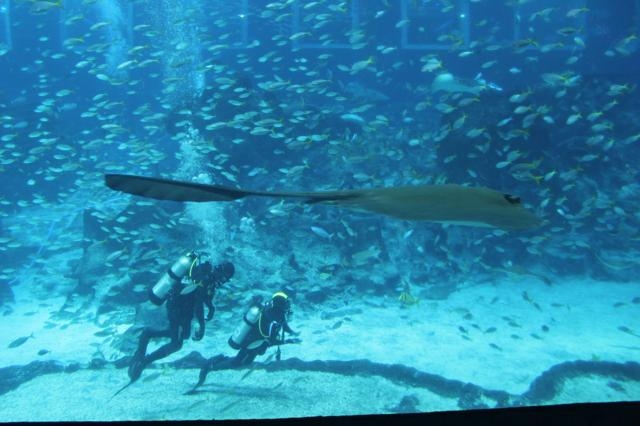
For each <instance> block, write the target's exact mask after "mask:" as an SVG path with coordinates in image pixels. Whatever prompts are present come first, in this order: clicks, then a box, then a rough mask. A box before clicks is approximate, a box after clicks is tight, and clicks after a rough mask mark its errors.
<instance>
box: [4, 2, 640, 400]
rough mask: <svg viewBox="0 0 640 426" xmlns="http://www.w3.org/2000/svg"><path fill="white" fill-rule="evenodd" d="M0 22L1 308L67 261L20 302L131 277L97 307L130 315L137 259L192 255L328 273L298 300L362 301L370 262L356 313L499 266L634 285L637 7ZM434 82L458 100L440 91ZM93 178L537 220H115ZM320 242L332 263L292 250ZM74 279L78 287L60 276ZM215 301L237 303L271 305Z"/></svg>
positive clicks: (16, 7) (371, 6)
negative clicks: (261, 254) (426, 191)
mask: <svg viewBox="0 0 640 426" xmlns="http://www.w3.org/2000/svg"><path fill="white" fill-rule="evenodd" d="M0 8H1V9H0V128H1V130H0V140H1V145H0V159H1V161H0V173H1V176H2V186H1V187H0V202H1V205H0V232H1V234H0V237H1V240H0V241H1V242H0V250H1V251H2V261H1V262H0V268H1V269H2V270H0V284H1V285H2V287H3V288H2V292H0V305H2V306H3V307H4V308H5V309H11V306H12V304H13V303H15V302H14V300H13V299H14V297H13V295H12V293H13V290H12V288H14V287H15V286H17V285H18V284H19V283H21V282H24V280H25V279H27V280H28V277H30V276H31V275H23V274H25V273H24V272H22V271H25V270H27V271H29V273H34V274H44V273H45V271H46V270H47V266H43V265H47V262H48V261H51V262H52V264H53V263H56V262H58V260H57V259H59V256H62V255H65V253H68V256H70V258H78V257H81V256H84V258H83V259H84V261H85V268H84V269H82V268H80V269H77V265H76V263H74V262H73V261H71V262H70V263H69V264H68V265H57V264H56V266H55V267H58V266H59V267H60V269H59V271H62V272H61V273H63V274H65V273H67V275H66V279H68V282H67V284H66V285H65V286H63V287H59V286H54V285H51V284H49V285H47V284H46V283H42V282H41V281H39V282H38V284H37V285H36V284H34V290H33V291H34V294H37V295H38V296H39V297H43V298H46V297H47V295H48V294H51V295H52V296H53V295H55V296H72V295H75V294H81V295H83V297H88V298H89V299H90V301H91V303H95V304H97V305H102V304H105V303H106V301H108V300H109V297H112V298H113V294H111V295H104V294H101V292H100V291H99V290H96V287H97V286H98V284H97V283H99V281H100V276H101V274H104V275H105V276H106V275H108V274H110V273H113V271H114V270H116V271H119V272H120V273H123V272H124V271H129V272H130V273H131V275H132V276H134V277H137V278H135V279H134V280H133V281H131V282H130V286H129V288H124V289H120V291H121V293H122V294H124V295H127V297H122V298H115V299H113V300H111V302H109V303H110V304H109V305H108V306H109V307H108V308H105V309H107V310H108V309H115V307H114V306H116V307H117V306H118V305H120V304H121V305H128V306H135V305H136V304H139V303H142V302H144V301H145V298H144V293H139V292H133V293H132V290H131V289H132V288H133V286H134V281H135V280H136V279H137V280H138V281H139V282H144V283H151V282H152V281H153V280H155V279H156V277H157V274H158V273H160V272H161V271H162V267H159V266H158V265H157V262H156V261H154V259H153V258H152V259H149V258H145V256H144V254H145V253H148V252H155V251H158V254H157V255H156V256H155V258H157V259H160V262H159V263H161V264H164V263H168V262H171V261H172V259H173V258H174V257H175V256H176V254H177V253H180V252H182V251H183V250H184V249H189V248H191V247H200V248H202V250H204V251H207V252H209V253H211V255H212V257H213V258H214V259H215V258H220V259H221V258H230V257H231V258H233V257H234V256H236V257H237V259H235V261H236V262H237V264H238V265H240V266H239V267H237V268H238V269H243V268H244V269H245V270H250V269H251V267H252V265H251V262H250V261H247V260H246V257H242V256H240V255H238V253H239V252H241V251H242V250H243V247H244V246H245V245H248V244H249V243H250V244H251V245H252V247H255V246H257V247H262V248H263V249H265V250H269V252H270V253H272V255H274V256H276V258H277V259H278V261H274V262H275V263H278V262H280V263H283V264H288V265H289V267H291V265H292V264H295V262H300V263H302V265H303V266H302V267H296V268H293V270H294V272H290V273H289V274H288V275H287V274H284V275H283V276H285V277H286V278H282V279H281V281H279V282H278V283H277V284H278V285H280V286H291V285H293V284H292V283H291V282H290V281H292V282H294V283H295V282H297V281H301V280H305V279H308V277H309V273H308V272H305V271H304V269H305V267H308V268H309V269H312V270H316V269H317V271H319V273H325V274H331V275H333V276H334V278H335V283H334V288H333V290H332V292H331V293H330V294H325V295H324V296H323V297H322V298H321V299H320V302H324V301H330V300H332V297H335V296H336V295H340V294H342V293H343V292H345V291H347V289H348V288H350V287H349V286H350V285H351V284H352V283H350V281H349V280H354V281H356V287H357V288H365V287H367V285H366V278H365V276H366V268H367V267H368V266H367V262H376V264H381V265H386V266H384V267H381V268H378V269H376V271H379V273H380V275H379V276H377V277H374V278H372V281H374V282H375V283H376V286H374V287H372V288H375V290H371V293H370V295H369V296H368V297H385V296H389V297H392V298H394V299H395V298H397V297H398V294H399V293H400V291H401V290H402V288H403V286H402V283H403V282H405V281H407V282H411V285H412V286H413V289H414V292H415V293H419V289H422V288H428V287H429V286H433V285H436V286H439V287H445V293H446V294H449V293H452V292H454V291H455V290H456V288H457V286H458V285H459V284H460V283H462V282H467V281H468V280H470V279H471V278H470V277H475V278H477V279H478V280H480V281H482V280H483V279H484V280H486V281H491V280H493V279H495V277H496V276H500V274H501V273H504V271H508V272H511V273H516V274H524V275H527V276H529V277H532V276H533V277H536V276H537V277H543V278H542V280H543V281H544V282H546V283H547V284H552V285H562V283H563V281H564V280H569V279H572V280H575V279H577V280H585V282H587V281H590V280H594V281H603V282H604V281H616V282H622V283H627V284H628V285H629V286H634V287H637V286H638V280H637V276H638V273H640V263H639V262H638V256H639V253H640V235H639V234H638V229H639V227H640V217H639V216H638V212H637V210H638V208H637V206H638V204H639V202H640V183H639V167H638V165H639V163H638V160H637V154H638V146H639V144H640V121H638V119H637V117H638V115H639V113H640V101H639V100H638V99H639V97H638V93H639V92H638V84H639V83H640V39H638V34H639V31H640V28H639V26H640V5H638V4H637V2H632V1H625V0H616V1H612V0H607V1H604V0H585V1H578V0H575V1H574V0H572V1H565V2H557V1H551V0H549V1H545V0H527V1H525V0H519V1H518V0H508V1H507V0H476V1H472V0H460V1H453V0H450V1H447V0H431V1H427V0H422V1H420V0H416V1H414V0H385V1H383V0H352V1H342V2H341V1H337V0H320V1H317V2H303V1H294V0H288V1H285V0H282V1H278V0H276V1H257V0H241V1H233V2H221V1H205V0H200V1H187V0H183V1H180V0H138V1H131V2H128V1H118V0H96V1H94V2H84V1H81V0H62V1H61V2H60V4H57V2H53V1H52V2H44V1H28V0H23V1H16V0H14V1H9V0H0ZM443 74H448V75H449V76H450V77H451V78H452V79H453V80H454V81H455V82H456V86H455V87H454V86H453V85H450V86H447V87H444V88H440V89H441V90H438V89H439V87H438V86H436V85H434V84H433V82H434V79H436V77H437V76H439V75H443ZM345 114H351V115H350V116H345ZM105 173H127V174H138V175H145V176H162V177H166V178H173V179H179V180H187V181H194V182H200V183H215V184H220V185H227V186H237V187H243V188H249V189H257V190H303V191H313V190H330V189H353V188H364V187H383V186H400V185H419V184H443V183H454V184H460V185H466V186H480V187H489V188H493V189H496V190H499V191H501V192H503V193H508V194H513V195H515V196H517V197H520V199H521V200H522V203H523V205H524V206H525V207H526V208H527V209H529V210H530V211H532V212H535V214H536V215H538V216H539V217H540V218H542V220H543V224H542V225H541V226H540V227H536V228H534V229H528V230H524V231H516V232H505V231H502V230H500V229H486V228H478V227H467V226H459V225H442V224H434V223H424V222H407V221H400V220H396V219H390V218H386V217H382V216H379V215H375V214H371V213H359V212H351V211H348V210H343V209H339V208H334V207H328V206H313V207H308V206H302V205H300V204H297V203H290V204H287V203H285V204H284V205H278V204H277V203H278V202H279V200H269V201H267V200H264V199H255V200H254V199H247V200H244V201H242V202H238V203H233V204H225V205H224V206H223V207H220V209H223V210H215V209H217V208H218V207H212V208H213V209H214V210H207V208H209V207H202V209H203V210H197V208H200V207H197V208H196V207H193V206H192V207H185V206H184V205H182V204H179V203H171V202H156V201H150V200H145V201H147V203H144V202H141V201H142V199H141V198H135V199H134V200H133V201H132V204H129V203H130V199H129V198H128V196H126V195H123V194H119V193H116V192H113V191H110V190H108V189H107V188H106V187H105V186H104V184H103V176H104V174H105ZM189 208H191V210H188V209H189ZM152 225H153V227H150V226H152ZM311 227H314V228H315V229H316V231H312V230H311ZM318 229H319V231H318ZM132 231H133V232H132ZM329 236H331V237H329ZM318 238H320V240H319V241H321V242H322V243H323V244H325V243H326V244H331V246H332V247H333V250H334V251H335V253H337V257H338V258H342V259H351V261H347V262H334V263H332V264H330V265H325V264H323V262H322V259H313V258H311V259H307V258H306V257H305V253H303V252H293V247H299V246H300V240H304V239H308V240H309V242H308V243H305V244H310V245H313V244H316V242H317V241H318ZM296 240H298V242H296ZM98 241H100V242H104V256H106V255H108V254H109V253H113V252H115V251H118V250H125V252H126V253H127V255H126V256H123V257H118V258H116V259H114V260H113V262H110V263H109V265H107V266H104V265H100V266H95V265H94V263H95V259H93V260H92V261H93V262H94V263H91V262H87V261H86V258H87V256H89V255H88V254H87V253H88V252H90V251H88V249H87V248H88V247H92V245H93V244H95V243H96V242H98ZM371 247H375V248H376V250H378V251H377V253H376V254H374V255H371V256H369V257H367V256H365V260H364V261H363V262H364V263H359V262H358V261H355V260H353V258H354V255H356V257H358V256H357V255H359V254H362V252H363V251H366V250H369V249H371ZM90 253H95V252H90ZM100 253H103V252H100ZM94 255H95V254H94ZM53 259H56V260H55V261H54V260H53ZM287 259H288V260H287ZM76 260H77V259H76ZM302 260H304V261H302ZM80 262H81V263H82V262H83V260H80ZM243 262H244V263H243ZM86 263H91V265H90V266H86ZM98 263H99V262H98ZM280 263H278V264H280ZM51 267H53V266H51ZM65 268H66V269H65ZM283 268H285V266H283ZM78 270H79V271H80V272H78ZM82 271H85V272H84V273H86V271H90V273H91V274H92V278H91V279H90V280H87V279H82V278H78V276H77V274H80V275H82V274H83V272H82ZM260 273H261V272H260V271H253V272H247V274H248V276H250V277H251V278H255V279H257V280H260ZM267 273H270V272H267ZM478 277H482V279H481V278H478ZM21 280H22V281H21ZM234 285H235V288H234V291H236V292H239V293H241V294H245V293H247V292H249V291H250V290H256V289H258V290H264V291H270V290H276V289H274V288H271V287H269V285H265V284H263V283H254V282H253V281H250V280H249V279H247V280H246V281H245V282H243V281H242V280H240V281H237V282H236V283H235V284H234ZM256 287H257V288H256ZM49 292H50V293H49ZM303 293H304V290H299V291H298V295H297V297H298V298H299V301H300V304H301V306H302V308H303V309H308V310H312V309H313V304H312V303H311V301H310V300H309V299H305V295H304V294H303ZM638 293H639V294H640V290H639V291H638ZM636 299H637V298H636ZM114 300H115V301H114ZM634 300H635V299H634ZM305 303H307V304H306V305H305ZM637 303H638V302H637V300H636V301H635V302H633V303H632V302H631V301H628V304H629V305H630V307H631V308H634V307H635V309H636V310H637ZM615 325H616V326H618V325H619V324H615ZM638 327H640V325H638ZM630 328H631V331H632V332H639V331H640V330H637V329H634V328H633V326H632V325H631V326H630ZM220 339H222V340H224V339H226V338H224V339H223V338H220ZM630 358H632V356H630ZM635 398H636V399H637V395H636V396H635Z"/></svg>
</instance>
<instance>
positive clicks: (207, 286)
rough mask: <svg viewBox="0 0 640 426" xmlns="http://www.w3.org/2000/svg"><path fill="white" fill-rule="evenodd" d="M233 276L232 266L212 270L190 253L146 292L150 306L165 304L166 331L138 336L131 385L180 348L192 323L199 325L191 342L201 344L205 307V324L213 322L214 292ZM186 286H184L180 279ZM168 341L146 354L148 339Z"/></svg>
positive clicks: (226, 264)
mask: <svg viewBox="0 0 640 426" xmlns="http://www.w3.org/2000/svg"><path fill="white" fill-rule="evenodd" d="M234 272H235V268H234V266H233V264H232V263H230V262H224V263H221V264H220V265H217V266H216V267H212V266H211V263H210V262H202V263H199V256H198V255H197V254H195V253H194V252H190V253H187V254H185V255H184V256H181V257H180V258H179V259H178V260H177V261H176V262H175V263H174V264H173V266H171V268H169V269H168V270H167V272H166V273H165V274H164V275H163V276H162V278H160V280H159V281H158V282H157V283H156V285H155V286H153V287H152V288H151V289H150V291H149V298H150V299H151V302H153V303H154V304H156V305H161V304H162V303H163V302H164V301H165V300H167V316H168V319H169V328H168V329H166V330H157V329H153V328H145V329H144V330H143V331H142V334H141V335H140V341H139V343H138V349H137V350H136V352H135V354H134V355H133V358H132V359H131V364H130V365H129V378H130V379H131V382H130V383H132V382H134V381H136V380H138V378H139V377H140V374H141V373H142V370H144V368H145V367H146V366H148V365H149V364H151V363H152V362H154V361H156V360H158V359H160V358H164V357H166V356H168V355H170V354H172V353H174V352H176V351H178V350H180V348H182V343H183V342H184V340H185V339H188V338H189V336H190V335H191V321H192V320H193V318H195V319H196V321H197V322H198V329H197V330H196V332H195V333H194V336H193V340H201V339H202V337H203V336H204V331H205V316H204V307H205V306H206V307H207V309H208V312H207V316H206V320H207V321H210V320H211V319H212V318H213V314H214V312H215V307H214V306H213V303H212V300H213V297H214V296H215V292H216V289H217V288H218V287H220V286H221V285H222V284H224V283H225V282H227V281H229V280H230V279H231V277H232V276H233V274H234ZM183 278H186V279H187V283H186V284H183V282H182V279H183ZM154 338H169V339H171V341H170V342H168V343H166V344H164V345H162V346H161V347H159V348H158V349H157V350H155V351H154V352H152V353H150V354H148V355H147V354H146V352H147V345H148V344H149V340H150V339H154Z"/></svg>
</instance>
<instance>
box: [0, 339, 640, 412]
mask: <svg viewBox="0 0 640 426" xmlns="http://www.w3.org/2000/svg"><path fill="white" fill-rule="evenodd" d="M206 361H207V360H206V358H204V357H203V356H202V355H201V354H200V353H198V352H195V351H194V352H191V353H189V354H188V355H187V356H185V357H183V358H181V359H179V360H176V361H174V362H172V363H169V365H171V366H172V367H173V368H176V369H195V368H200V367H202V366H204V365H205V363H206ZM108 364H112V365H113V366H114V367H116V368H119V369H121V368H126V367H127V365H128V357H124V358H121V359H119V360H117V361H114V362H106V361H104V360H94V362H91V363H89V365H87V366H81V365H79V364H78V363H70V364H67V365H65V364H62V363H61V362H59V361H33V362H31V363H29V364H26V365H22V366H17V365H15V366H10V367H4V368H0V395H3V394H5V393H7V392H9V391H11V390H14V389H16V388H18V387H19V386H20V385H21V384H23V383H25V382H27V381H29V380H32V379H34V378H36V377H38V376H41V375H45V374H53V373H63V372H64V373H73V372H75V371H78V370H81V369H87V370H100V369H103V368H106V367H107V366H108ZM150 368H151V369H153V368H156V367H154V366H151V367H150ZM251 368H255V369H260V370H264V371H268V372H275V371H287V370H297V371H306V372H320V373H332V374H340V375H345V376H379V377H382V378H385V379H387V380H390V381H392V382H395V383H402V384H406V385H409V386H412V387H421V388H426V389H428V390H429V391H431V392H433V393H435V394H438V395H440V396H443V397H447V398H457V399H458V407H459V408H461V409H477V408H501V407H515V406H527V405H537V404H541V403H544V402H546V401H549V400H552V399H553V398H554V397H556V396H557V395H558V394H559V393H560V392H561V390H562V385H563V384H564V382H565V381H566V380H568V379H572V378H576V377H581V376H588V375H599V376H605V377H611V378H613V379H618V380H634V381H638V382H640V363H637V362H625V363H619V362H610V361H581V360H578V361H567V362H563V363H560V364H557V365H554V366H553V367H551V368H549V369H548V370H546V371H544V372H543V373H542V374H540V375H539V376H538V377H536V378H535V379H534V380H533V381H532V382H531V385H530V386H529V389H528V390H527V391H526V392H524V393H523V394H522V395H515V394H510V393H509V392H506V391H502V390H493V389H485V388H483V387H481V386H478V385H476V384H473V383H466V382H463V381H460V380H454V379H447V378H445V377H442V376H439V375H437V374H431V373H427V372H424V371H420V370H417V369H415V368H413V367H408V366H406V365H402V364H381V363H376V362H373V361H370V360H367V359H358V360H350V361H337V360H328V361H323V360H314V361H304V360H301V359H299V358H288V359H285V360H282V361H278V362H272V363H269V364H262V363H255V364H254V366H252V367H251ZM221 369H223V368H216V370H221Z"/></svg>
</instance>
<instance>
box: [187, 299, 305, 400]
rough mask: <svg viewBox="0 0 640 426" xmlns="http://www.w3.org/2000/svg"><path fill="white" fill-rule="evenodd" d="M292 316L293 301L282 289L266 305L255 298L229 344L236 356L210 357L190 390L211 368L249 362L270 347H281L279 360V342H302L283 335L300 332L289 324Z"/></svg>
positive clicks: (201, 381)
mask: <svg viewBox="0 0 640 426" xmlns="http://www.w3.org/2000/svg"><path fill="white" fill-rule="evenodd" d="M290 315H291V301H290V300H289V296H288V295H287V294H286V293H284V292H282V291H279V292H277V293H275V294H274V295H273V296H272V297H271V300H270V301H269V302H267V303H264V304H261V303H260V297H257V298H254V300H253V301H252V306H251V308H249V310H248V311H247V313H245V315H244V317H243V321H242V323H241V324H240V325H239V326H238V328H237V329H236V330H235V332H234V333H233V335H232V336H231V337H230V338H229V346H231V347H232V348H233V349H238V353H237V354H236V356H234V357H228V356H224V355H217V356H215V357H213V358H210V359H209V360H208V361H207V364H206V365H205V366H204V367H203V368H202V369H201V370H200V377H199V380H198V383H197V384H196V385H195V386H194V387H193V389H192V390H191V391H190V393H191V392H193V391H195V389H196V388H197V387H198V386H200V385H201V384H203V383H204V381H205V379H206V378H207V374H208V373H209V371H212V370H221V369H225V368H236V367H241V366H246V365H249V364H251V363H252V362H253V360H254V359H255V358H256V356H258V355H264V353H265V352H266V351H267V348H269V347H270V346H276V345H277V346H278V352H277V353H276V359H277V360H280V345H284V344H290V343H300V339H285V338H284V333H288V334H291V335H293V336H298V335H299V333H296V332H295V331H293V330H292V329H291V327H289V323H288V322H287V317H288V316H290Z"/></svg>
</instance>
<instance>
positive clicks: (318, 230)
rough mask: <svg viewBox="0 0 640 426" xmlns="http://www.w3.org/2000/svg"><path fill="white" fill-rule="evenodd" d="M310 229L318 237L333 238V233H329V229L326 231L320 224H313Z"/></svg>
mask: <svg viewBox="0 0 640 426" xmlns="http://www.w3.org/2000/svg"><path fill="white" fill-rule="evenodd" d="M310 229H311V232H313V233H314V234H316V235H317V236H318V237H321V238H325V239H327V240H329V239H331V237H333V234H330V233H328V232H327V231H325V230H324V229H322V228H320V227H319V226H312V227H311V228H310Z"/></svg>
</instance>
